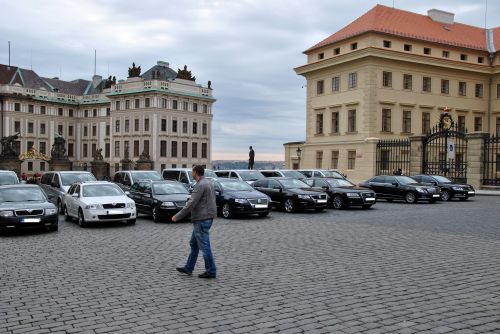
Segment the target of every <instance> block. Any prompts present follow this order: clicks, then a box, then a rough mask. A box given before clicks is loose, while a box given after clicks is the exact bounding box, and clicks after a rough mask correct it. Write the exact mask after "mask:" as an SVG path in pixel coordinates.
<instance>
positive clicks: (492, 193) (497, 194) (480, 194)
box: [476, 190, 500, 196]
mask: <svg viewBox="0 0 500 334" xmlns="http://www.w3.org/2000/svg"><path fill="white" fill-rule="evenodd" d="M476 196H500V191H494V192H493V191H491V192H490V191H487V190H486V191H481V192H479V191H477V190H476Z"/></svg>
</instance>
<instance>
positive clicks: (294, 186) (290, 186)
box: [280, 179, 311, 189]
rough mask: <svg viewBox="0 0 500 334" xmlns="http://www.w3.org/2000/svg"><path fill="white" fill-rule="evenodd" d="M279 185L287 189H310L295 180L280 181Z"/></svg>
mask: <svg viewBox="0 0 500 334" xmlns="http://www.w3.org/2000/svg"><path fill="white" fill-rule="evenodd" d="M280 182H281V184H282V185H283V186H284V187H285V188H287V189H298V188H311V187H310V186H308V185H307V184H306V183H304V182H302V181H300V180H296V179H285V180H280Z"/></svg>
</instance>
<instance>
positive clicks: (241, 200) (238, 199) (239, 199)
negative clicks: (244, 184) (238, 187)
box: [234, 198, 248, 204]
mask: <svg viewBox="0 0 500 334" xmlns="http://www.w3.org/2000/svg"><path fill="white" fill-rule="evenodd" d="M234 201H235V202H236V203H240V204H245V203H247V202H248V201H247V200H246V199H243V198H235V199H234Z"/></svg>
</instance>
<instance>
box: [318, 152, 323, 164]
mask: <svg viewBox="0 0 500 334" xmlns="http://www.w3.org/2000/svg"><path fill="white" fill-rule="evenodd" d="M322 166H323V151H317V152H316V168H321V167H322Z"/></svg>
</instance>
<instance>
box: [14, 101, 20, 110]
mask: <svg viewBox="0 0 500 334" xmlns="http://www.w3.org/2000/svg"><path fill="white" fill-rule="evenodd" d="M14 111H21V104H20V103H14Z"/></svg>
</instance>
